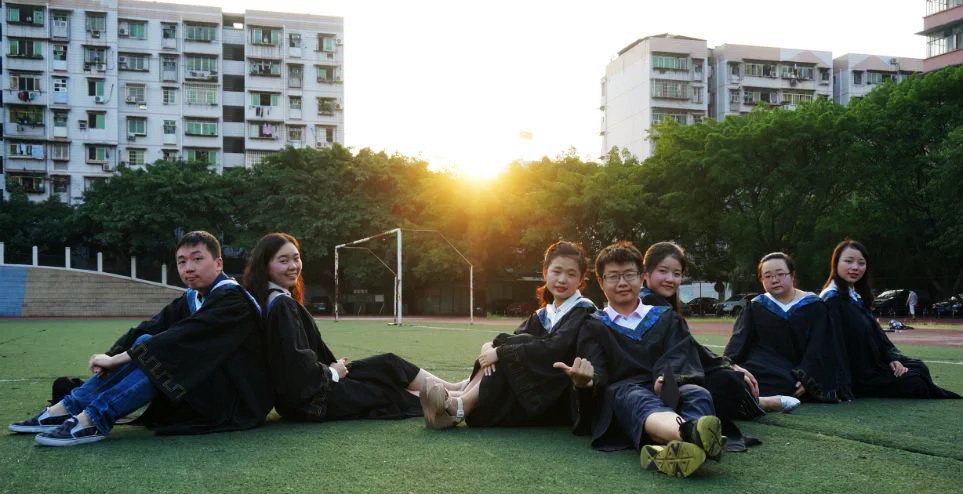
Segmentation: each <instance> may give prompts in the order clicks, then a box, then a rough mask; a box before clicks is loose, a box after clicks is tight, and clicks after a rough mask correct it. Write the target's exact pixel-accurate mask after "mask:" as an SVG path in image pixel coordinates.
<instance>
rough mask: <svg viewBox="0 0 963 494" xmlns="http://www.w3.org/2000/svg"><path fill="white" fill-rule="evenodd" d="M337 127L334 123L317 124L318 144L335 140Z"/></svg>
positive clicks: (315, 129)
mask: <svg viewBox="0 0 963 494" xmlns="http://www.w3.org/2000/svg"><path fill="white" fill-rule="evenodd" d="M335 129H337V127H335V126H333V125H315V126H314V133H315V135H316V136H317V139H318V144H322V143H329V144H330V143H332V142H334V132H335Z"/></svg>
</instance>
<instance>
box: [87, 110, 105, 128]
mask: <svg viewBox="0 0 963 494" xmlns="http://www.w3.org/2000/svg"><path fill="white" fill-rule="evenodd" d="M87 128H88V129H106V128H107V114H106V113H104V112H94V111H89V112H87Z"/></svg>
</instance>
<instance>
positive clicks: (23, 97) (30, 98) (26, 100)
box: [3, 89, 47, 105]
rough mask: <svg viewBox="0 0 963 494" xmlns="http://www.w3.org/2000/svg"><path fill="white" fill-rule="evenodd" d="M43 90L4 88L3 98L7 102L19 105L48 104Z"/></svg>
mask: <svg viewBox="0 0 963 494" xmlns="http://www.w3.org/2000/svg"><path fill="white" fill-rule="evenodd" d="M43 95H44V92H43V91H39V90H38V91H21V90H18V89H4V90H3V100H4V102H5V103H6V104H11V103H14V104H18V105H46V104H47V101H46V98H44V97H43Z"/></svg>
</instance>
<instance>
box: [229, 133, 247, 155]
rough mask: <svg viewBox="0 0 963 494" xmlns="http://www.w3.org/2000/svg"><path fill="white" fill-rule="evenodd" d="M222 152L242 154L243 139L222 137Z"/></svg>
mask: <svg viewBox="0 0 963 494" xmlns="http://www.w3.org/2000/svg"><path fill="white" fill-rule="evenodd" d="M224 152H225V153H243V152H244V138H243V137H227V136H225V137H224Z"/></svg>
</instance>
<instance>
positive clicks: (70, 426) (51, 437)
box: [36, 417, 107, 446]
mask: <svg viewBox="0 0 963 494" xmlns="http://www.w3.org/2000/svg"><path fill="white" fill-rule="evenodd" d="M106 437H107V436H105V435H103V434H101V433H100V431H98V430H97V428H96V427H94V426H92V425H91V426H88V427H84V426H82V425H80V423H78V422H77V419H76V417H70V418H69V419H67V421H66V422H64V423H63V425H61V426H60V427H59V428H57V429H54V430H52V431H50V432H41V433H40V434H37V437H36V439H37V442H38V443H40V445H41V446H74V445H77V444H85V443H93V442H97V441H100V440H101V439H104V438H106Z"/></svg>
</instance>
